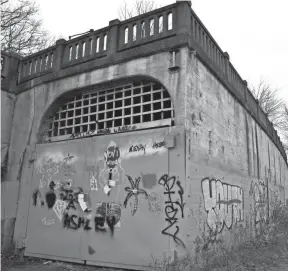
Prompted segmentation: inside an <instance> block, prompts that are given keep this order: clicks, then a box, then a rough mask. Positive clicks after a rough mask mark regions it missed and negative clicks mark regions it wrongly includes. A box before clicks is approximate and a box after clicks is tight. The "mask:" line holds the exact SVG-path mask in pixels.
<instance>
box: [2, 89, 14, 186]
mask: <svg viewBox="0 0 288 271" xmlns="http://www.w3.org/2000/svg"><path fill="white" fill-rule="evenodd" d="M14 99H15V95H14V94H12V93H9V92H6V91H3V90H1V163H5V161H6V160H7V158H8V149H9V143H10V137H11V129H12V117H13V108H14ZM2 182H3V180H2Z"/></svg>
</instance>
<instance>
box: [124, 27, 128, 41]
mask: <svg viewBox="0 0 288 271" xmlns="http://www.w3.org/2000/svg"><path fill="white" fill-rule="evenodd" d="M124 43H125V44H126V43H128V27H125V30H124Z"/></svg>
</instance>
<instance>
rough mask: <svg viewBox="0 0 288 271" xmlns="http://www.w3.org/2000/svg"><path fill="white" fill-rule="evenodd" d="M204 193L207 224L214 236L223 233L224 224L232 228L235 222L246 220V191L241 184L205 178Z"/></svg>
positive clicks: (203, 181)
mask: <svg viewBox="0 0 288 271" xmlns="http://www.w3.org/2000/svg"><path fill="white" fill-rule="evenodd" d="M202 193H203V197H204V207H205V210H206V212H207V224H208V227H209V229H210V230H211V232H212V233H213V236H216V234H217V233H221V232H222V230H223V228H224V226H226V228H227V229H231V228H232V225H233V224H236V223H237V222H240V221H243V220H244V192H243V189H242V188H240V187H239V186H236V185H230V184H227V183H223V182H221V181H220V180H215V179H209V178H204V179H203V180H202Z"/></svg>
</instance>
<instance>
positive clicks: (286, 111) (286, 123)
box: [282, 105, 288, 157]
mask: <svg viewBox="0 0 288 271" xmlns="http://www.w3.org/2000/svg"><path fill="white" fill-rule="evenodd" d="M282 135H283V140H282V141H283V146H284V148H285V150H286V153H287V157H288V106H287V105H284V106H283V124H282Z"/></svg>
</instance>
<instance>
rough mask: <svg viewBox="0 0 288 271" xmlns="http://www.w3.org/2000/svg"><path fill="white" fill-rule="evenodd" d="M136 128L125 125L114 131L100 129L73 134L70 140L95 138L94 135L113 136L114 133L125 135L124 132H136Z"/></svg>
mask: <svg viewBox="0 0 288 271" xmlns="http://www.w3.org/2000/svg"><path fill="white" fill-rule="evenodd" d="M136 128H137V126H136V125H133V126H130V125H125V126H122V127H117V128H114V129H110V128H105V129H99V130H89V131H86V132H78V133H73V134H71V136H70V139H75V138H83V137H89V136H94V135H107V134H112V133H123V132H128V131H132V130H135V129H136Z"/></svg>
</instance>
